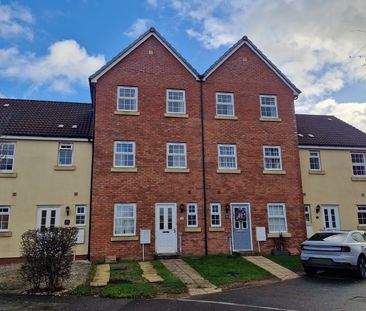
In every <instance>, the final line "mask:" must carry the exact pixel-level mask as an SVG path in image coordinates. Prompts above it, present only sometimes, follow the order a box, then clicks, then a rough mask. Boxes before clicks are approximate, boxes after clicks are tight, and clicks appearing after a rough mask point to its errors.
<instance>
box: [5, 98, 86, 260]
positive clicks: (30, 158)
mask: <svg viewBox="0 0 366 311" xmlns="http://www.w3.org/2000/svg"><path fill="white" fill-rule="evenodd" d="M91 120H92V106H91V105H90V104H81V103H64V102H49V101H33V100H17V99H0V263H6V262H13V261H16V260H17V259H19V256H20V250H19V246H20V241H21V235H22V234H23V233H24V232H25V231H26V230H28V229H35V228H42V227H52V226H77V227H78V228H79V235H78V241H77V243H78V245H77V246H76V248H75V252H76V255H78V256H83V257H86V255H87V254H88V235H89V217H90V211H89V206H90V181H91V164H92V144H91V138H92V129H91V124H92V122H91Z"/></svg>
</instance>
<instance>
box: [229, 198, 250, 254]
mask: <svg viewBox="0 0 366 311" xmlns="http://www.w3.org/2000/svg"><path fill="white" fill-rule="evenodd" d="M231 224H232V227H233V238H232V243H233V251H248V250H252V232H251V229H252V228H251V223H250V205H249V204H247V203H245V204H244V203H243V204H239V203H238V204H236V203H235V204H231Z"/></svg>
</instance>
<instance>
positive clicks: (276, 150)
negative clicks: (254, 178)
mask: <svg viewBox="0 0 366 311" xmlns="http://www.w3.org/2000/svg"><path fill="white" fill-rule="evenodd" d="M263 158H264V169H265V170H282V159H281V148H280V147H279V146H263Z"/></svg>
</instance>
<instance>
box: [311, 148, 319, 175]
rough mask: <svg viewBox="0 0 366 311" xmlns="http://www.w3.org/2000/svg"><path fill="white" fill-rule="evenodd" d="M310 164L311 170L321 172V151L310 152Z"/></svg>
mask: <svg viewBox="0 0 366 311" xmlns="http://www.w3.org/2000/svg"><path fill="white" fill-rule="evenodd" d="M309 164H310V169H311V170H314V171H320V168H321V166H320V152H319V151H309Z"/></svg>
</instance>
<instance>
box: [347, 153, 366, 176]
mask: <svg viewBox="0 0 366 311" xmlns="http://www.w3.org/2000/svg"><path fill="white" fill-rule="evenodd" d="M351 157H352V171H353V175H355V176H365V175H366V162H365V154H364V153H360V152H359V153H352V154H351Z"/></svg>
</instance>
